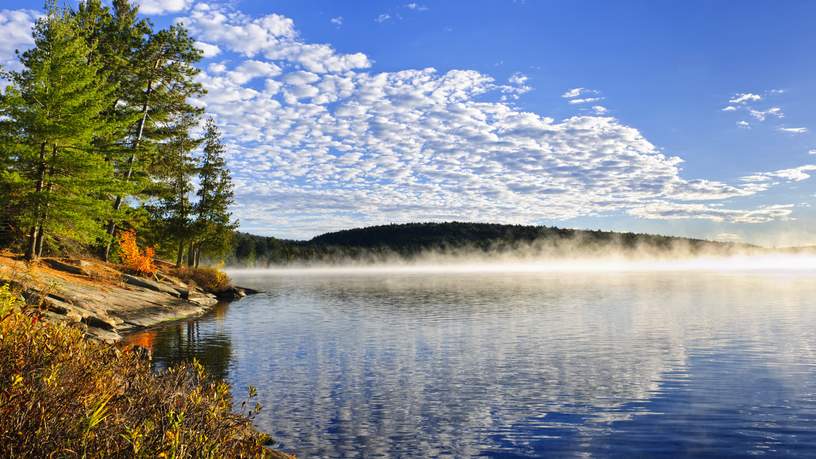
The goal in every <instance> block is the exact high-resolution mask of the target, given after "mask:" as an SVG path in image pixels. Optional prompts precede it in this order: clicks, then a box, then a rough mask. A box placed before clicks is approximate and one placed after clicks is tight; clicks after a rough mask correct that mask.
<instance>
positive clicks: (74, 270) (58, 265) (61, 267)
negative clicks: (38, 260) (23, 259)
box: [43, 258, 88, 276]
mask: <svg viewBox="0 0 816 459" xmlns="http://www.w3.org/2000/svg"><path fill="white" fill-rule="evenodd" d="M43 262H44V263H45V264H47V265H48V266H50V267H52V268H54V269H56V270H58V271H64V272H66V273H70V274H76V275H79V276H87V275H88V272H87V271H85V270H84V269H82V267H81V266H75V265H72V264H69V263H64V262H62V261H60V260H57V259H54V258H43Z"/></svg>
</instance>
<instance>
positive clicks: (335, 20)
mask: <svg viewBox="0 0 816 459" xmlns="http://www.w3.org/2000/svg"><path fill="white" fill-rule="evenodd" d="M329 22H331V23H332V24H334V25H336V26H337V27H340V26H341V25H343V16H337V17H333V18H331V19H329Z"/></svg>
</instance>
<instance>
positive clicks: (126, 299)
mask: <svg viewBox="0 0 816 459" xmlns="http://www.w3.org/2000/svg"><path fill="white" fill-rule="evenodd" d="M3 261H4V263H0V280H5V281H10V282H13V283H15V284H17V285H22V286H23V287H24V294H23V296H24V297H25V298H26V300H27V301H28V302H29V303H30V304H35V305H39V306H40V307H42V309H43V310H44V311H45V318H46V319H47V320H52V321H65V322H71V323H75V324H77V325H78V326H80V327H82V328H83V329H84V330H85V332H86V333H87V334H88V335H89V336H92V337H94V338H98V339H100V340H103V341H106V342H115V341H119V340H120V339H121V338H122V335H123V334H124V333H128V332H131V331H134V330H136V329H139V328H144V327H150V326H153V325H156V324H158V323H161V322H166V321H170V320H177V319H183V318H187V317H194V316H198V315H201V314H203V313H205V312H206V311H208V310H209V309H210V308H211V307H212V306H214V305H215V304H216V303H217V302H218V299H217V298H216V297H215V295H212V294H209V293H206V292H204V291H202V290H200V289H198V288H195V287H193V286H189V285H187V284H185V283H184V282H182V281H181V280H179V279H176V278H174V277H172V276H169V275H167V274H162V275H159V276H157V277H156V279H148V278H144V277H139V276H134V275H130V274H126V273H120V272H118V271H115V270H113V269H111V268H110V267H108V266H105V265H104V264H102V263H99V264H96V263H93V262H88V261H84V260H82V261H80V260H66V259H59V260H58V259H44V260H43V263H42V264H41V266H39V267H37V268H36V269H33V268H32V267H30V266H27V265H25V264H24V263H22V262H20V261H16V260H12V259H10V258H4V259H3ZM34 271H36V272H34Z"/></svg>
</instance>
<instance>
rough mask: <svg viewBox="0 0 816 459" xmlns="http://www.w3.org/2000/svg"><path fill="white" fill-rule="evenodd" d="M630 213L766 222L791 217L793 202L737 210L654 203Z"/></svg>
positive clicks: (709, 206)
mask: <svg viewBox="0 0 816 459" xmlns="http://www.w3.org/2000/svg"><path fill="white" fill-rule="evenodd" d="M629 213H630V215H633V216H636V217H640V218H647V219H651V220H687V219H697V220H709V221H714V222H730V223H765V222H769V221H773V220H788V219H790V215H791V214H792V213H793V204H780V205H771V206H761V207H759V208H757V209H754V210H737V209H726V208H723V207H719V206H711V205H706V204H676V203H654V204H648V205H645V206H643V207H639V208H636V209H632V210H631V211H630V212H629Z"/></svg>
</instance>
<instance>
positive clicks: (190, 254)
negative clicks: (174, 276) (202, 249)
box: [187, 240, 195, 268]
mask: <svg viewBox="0 0 816 459" xmlns="http://www.w3.org/2000/svg"><path fill="white" fill-rule="evenodd" d="M194 247H195V245H194V244H193V241H192V240H191V241H190V243H189V244H188V245H187V267H188V268H192V267H193V264H195V249H194Z"/></svg>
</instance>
